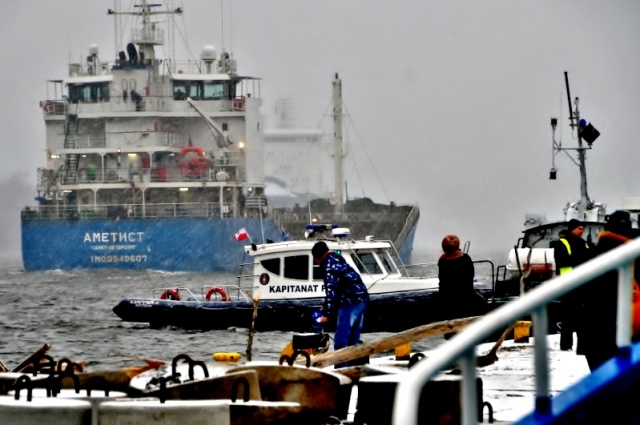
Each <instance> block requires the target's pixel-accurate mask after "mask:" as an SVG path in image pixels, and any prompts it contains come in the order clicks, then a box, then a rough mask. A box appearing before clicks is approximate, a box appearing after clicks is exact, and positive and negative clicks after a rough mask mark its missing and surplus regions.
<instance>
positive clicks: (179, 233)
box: [22, 218, 281, 272]
mask: <svg viewBox="0 0 640 425" xmlns="http://www.w3.org/2000/svg"><path fill="white" fill-rule="evenodd" d="M241 228H245V229H246V230H247V232H248V233H249V235H250V237H251V238H252V239H255V241H256V242H258V241H259V242H262V241H263V232H264V238H265V239H272V240H280V239H281V233H280V231H279V230H278V229H277V228H276V226H275V224H274V223H273V221H272V220H270V219H264V220H260V219H258V218H225V219H215V218H208V219H205V218H203V219H193V218H190V219H183V220H181V219H164V220H91V221H82V220H76V221H73V220H68V221H38V220H33V221H23V222H22V259H23V264H24V268H25V270H27V271H35V270H55V269H60V270H70V269H77V268H81V269H153V270H166V271H190V272H214V271H237V270H238V265H239V264H241V263H242V262H243V250H242V248H243V246H244V245H245V244H246V243H248V242H250V241H248V240H245V241H242V242H238V241H236V240H235V239H234V234H235V233H236V232H237V231H238V230H239V229H241Z"/></svg>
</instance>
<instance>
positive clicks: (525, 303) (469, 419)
mask: <svg viewBox="0 0 640 425" xmlns="http://www.w3.org/2000/svg"><path fill="white" fill-rule="evenodd" d="M638 257H640V239H636V240H634V241H632V242H631V243H628V244H624V245H623V246H621V247H618V248H616V249H615V250H612V251H610V252H607V253H605V254H603V255H600V256H598V257H596V258H595V259H593V260H591V261H589V262H587V263H585V264H583V265H580V266H578V267H576V268H575V269H574V270H573V271H572V272H571V273H569V274H566V275H563V276H558V277H555V278H553V279H550V280H548V281H547V282H545V283H544V284H543V285H540V286H538V287H536V288H535V289H533V290H531V291H530V292H527V293H526V294H525V295H523V296H522V297H521V298H519V299H517V300H515V301H512V302H510V303H508V304H505V305H504V306H502V307H500V308H498V309H496V310H494V311H493V312H491V313H489V314H487V315H486V316H484V317H482V318H481V319H479V320H478V321H476V322H473V323H471V324H470V325H469V326H468V327H466V328H465V329H464V330H463V331H462V332H460V333H458V334H457V335H456V336H455V337H454V338H452V339H451V340H449V341H448V342H447V343H445V344H443V345H442V346H440V347H439V348H438V349H437V350H435V352H434V353H433V355H431V356H430V357H429V358H428V359H425V360H423V361H421V362H419V363H417V364H416V365H415V366H414V367H413V368H412V369H411V373H407V374H406V375H404V376H403V377H402V378H401V379H400V380H399V385H398V387H397V389H396V394H395V400H394V408H393V416H392V418H393V424H394V425H414V424H418V407H419V400H420V395H421V393H422V391H423V388H424V387H425V385H426V384H427V382H429V381H430V380H431V379H432V378H434V377H435V376H436V375H437V374H438V373H439V372H440V371H441V370H443V369H446V368H448V367H449V366H450V365H451V364H452V363H453V362H458V365H459V367H460V370H461V372H462V389H461V408H462V423H463V424H465V425H469V424H476V423H478V406H477V403H478V400H477V393H476V345H478V344H480V343H482V342H484V341H485V340H486V339H487V338H488V337H489V336H490V335H491V334H493V333H494V332H497V331H502V330H504V329H505V328H506V327H507V326H510V325H511V324H513V323H514V322H515V321H516V320H519V319H520V318H522V317H524V316H526V315H528V314H531V315H532V320H533V323H534V326H535V328H536V329H542V330H546V329H548V316H547V305H548V304H550V303H551V302H553V301H554V300H557V299H559V298H560V297H562V296H563V295H565V294H566V293H568V292H569V291H571V290H573V289H576V288H578V287H580V286H582V285H583V284H585V283H587V282H590V281H592V280H593V279H594V278H596V277H598V276H601V275H603V274H605V273H607V272H609V271H613V270H617V271H618V310H617V322H618V323H627V324H628V325H627V326H618V327H617V335H616V341H617V344H618V347H619V348H621V349H622V348H625V347H629V346H630V345H631V336H632V335H631V299H632V294H633V292H632V291H633V288H632V285H631V278H632V262H633V260H635V259H636V258H638ZM547 344H548V342H547V338H534V373H535V403H534V404H533V405H532V407H533V408H534V409H535V413H536V415H538V414H539V415H551V403H552V400H551V395H550V379H549V358H548V347H547ZM524 413H526V412H524ZM523 416H524V414H523Z"/></svg>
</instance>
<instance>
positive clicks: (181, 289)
mask: <svg viewBox="0 0 640 425" xmlns="http://www.w3.org/2000/svg"><path fill="white" fill-rule="evenodd" d="M167 291H176V292H177V293H178V295H179V296H180V301H189V302H191V301H192V302H202V299H198V297H197V296H196V295H195V294H194V293H193V292H191V289H189V288H187V287H186V286H177V287H175V286H174V287H170V288H153V289H152V290H151V296H152V298H162V295H163V294H164V295H165V298H164V299H167V298H166V296H167V294H168V292H167ZM185 294H186V296H185ZM169 300H170V299H169Z"/></svg>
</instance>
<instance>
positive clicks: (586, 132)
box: [549, 71, 604, 221]
mask: <svg viewBox="0 0 640 425" xmlns="http://www.w3.org/2000/svg"><path fill="white" fill-rule="evenodd" d="M564 80H565V86H566V89H567V101H568V104H569V126H570V127H571V130H572V133H573V130H577V131H576V134H577V139H578V147H577V148H567V147H563V146H562V142H561V141H560V142H557V141H556V137H555V132H556V127H557V125H558V119H557V118H551V129H552V149H553V156H552V158H551V171H550V174H549V179H551V180H555V179H556V174H557V171H558V169H557V168H556V166H555V156H556V155H557V154H558V153H560V152H564V153H565V154H566V155H567V156H568V157H569V158H570V159H571V161H572V162H573V163H574V164H576V165H577V166H578V168H579V169H580V200H579V201H578V202H577V203H575V204H573V205H569V207H568V208H573V209H575V210H576V212H577V217H573V218H578V219H579V220H581V221H585V220H588V219H589V218H590V216H592V215H593V214H589V213H590V212H593V211H595V212H596V217H595V218H596V220H592V221H600V220H599V218H600V217H599V216H600V215H602V216H604V207H603V206H602V205H601V204H599V203H595V202H593V201H592V200H591V198H589V193H588V191H587V167H586V162H585V159H586V151H587V150H588V149H591V145H592V144H593V142H594V141H595V140H596V139H597V138H598V136H600V132H599V131H598V130H596V128H595V127H593V125H592V124H591V123H589V122H588V121H587V120H586V119H584V118H580V109H579V103H580V99H579V98H578V97H576V98H575V100H574V101H573V103H572V101H571V91H570V89H569V76H568V74H567V72H566V71H565V73H564ZM574 107H575V109H573V108H574ZM583 140H584V141H585V142H586V143H587V146H584V145H583V143H582V142H583ZM571 150H575V151H576V153H577V156H578V159H577V161H576V159H575V158H574V157H573V156H572V155H571V154H570V153H569V151H571ZM600 210H601V212H600ZM591 218H593V217H591ZM567 219H569V217H567Z"/></svg>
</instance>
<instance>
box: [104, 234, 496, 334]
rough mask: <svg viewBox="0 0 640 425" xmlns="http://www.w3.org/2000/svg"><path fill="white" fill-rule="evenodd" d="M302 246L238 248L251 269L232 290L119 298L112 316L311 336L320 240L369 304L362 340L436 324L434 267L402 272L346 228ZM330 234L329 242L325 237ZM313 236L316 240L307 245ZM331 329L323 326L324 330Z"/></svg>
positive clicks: (381, 249) (319, 298)
mask: <svg viewBox="0 0 640 425" xmlns="http://www.w3.org/2000/svg"><path fill="white" fill-rule="evenodd" d="M307 228H308V235H307V236H308V238H307V239H305V240H297V241H282V242H272V243H265V244H254V243H252V244H250V245H247V246H245V248H244V251H245V255H247V256H248V257H250V258H251V261H250V262H248V263H245V264H243V265H242V270H241V273H240V275H239V276H238V281H237V283H236V284H225V283H220V284H216V285H213V286H205V287H203V288H201V289H200V291H199V293H194V292H192V291H191V290H190V289H188V288H158V289H156V290H155V291H154V294H153V296H152V297H151V298H125V299H123V300H122V301H120V302H119V303H118V304H117V305H116V306H115V307H114V308H113V311H114V312H115V313H116V314H117V315H118V316H119V317H120V318H121V319H123V320H125V321H128V322H143V323H149V324H150V325H151V326H152V327H162V326H169V325H171V326H177V327H182V328H195V329H227V328H229V327H245V328H249V327H251V326H252V321H253V320H254V301H255V303H256V317H255V322H254V323H253V327H254V329H256V330H289V331H303V332H306V331H310V330H313V329H314V327H315V329H317V326H318V325H317V322H315V320H314V318H317V316H318V315H319V314H320V312H319V309H320V307H321V306H322V304H323V302H324V299H325V293H324V287H323V280H322V276H321V271H320V268H319V267H318V266H317V265H316V264H315V263H314V261H313V257H312V255H311V249H312V247H313V245H314V244H315V243H316V242H317V240H324V241H325V242H326V243H327V245H328V247H329V249H330V250H332V251H334V252H338V253H340V254H341V255H342V257H344V259H345V260H346V261H347V262H348V263H349V264H350V265H351V266H352V267H354V268H355V269H356V270H358V272H359V273H360V275H361V276H362V280H363V282H364V283H365V284H366V286H367V288H368V290H369V294H370V297H371V303H370V306H369V308H368V310H367V314H366V317H365V323H364V328H363V331H364V332H382V331H388V332H393V331H398V330H404V329H407V328H411V327H415V326H419V325H423V324H426V323H430V322H433V321H437V320H438V319H439V318H440V313H441V311H440V310H439V309H438V305H437V303H436V297H434V295H436V294H437V293H438V278H437V265H436V264H435V263H425V264H419V265H405V264H403V263H402V262H401V260H400V259H399V256H398V254H397V251H396V250H395V248H394V245H393V243H392V242H391V241H385V240H376V239H375V238H374V237H373V236H368V237H366V238H365V239H364V240H353V239H350V238H349V236H350V232H349V230H348V229H346V228H338V227H337V226H336V225H325V224H315V225H314V224H312V225H309V226H307ZM329 231H331V236H325V235H326V234H327V233H328V232H329ZM314 236H315V237H314ZM476 289H477V290H478V291H479V292H480V293H483V294H485V295H486V296H490V295H491V292H492V286H491V284H488V283H483V282H480V281H477V282H476ZM330 328H331V325H329V329H330Z"/></svg>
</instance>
